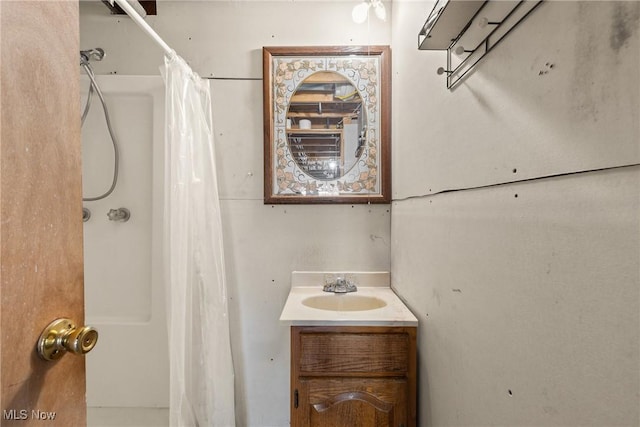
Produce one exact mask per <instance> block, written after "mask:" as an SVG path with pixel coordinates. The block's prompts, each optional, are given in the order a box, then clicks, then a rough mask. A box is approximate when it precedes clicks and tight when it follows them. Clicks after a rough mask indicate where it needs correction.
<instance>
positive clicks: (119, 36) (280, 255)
mask: <svg viewBox="0 0 640 427" xmlns="http://www.w3.org/2000/svg"><path fill="white" fill-rule="evenodd" d="M352 7H353V3H351V2H235V1H234V2H210V1H194V2H189V1H179V2H166V1H159V2H158V16H155V17H152V16H150V17H148V18H147V22H148V23H149V24H150V25H151V26H152V27H154V28H155V29H156V31H157V32H158V33H159V34H160V35H161V36H162V37H163V38H164V39H165V41H166V42H167V43H168V44H169V45H171V46H172V47H173V48H174V49H175V50H176V51H177V52H178V53H179V54H180V55H181V56H183V57H184V58H185V59H186V60H187V61H188V62H189V63H190V64H191V65H192V67H193V68H194V70H195V71H196V72H198V73H199V74H200V75H201V76H203V77H211V76H215V77H224V78H232V79H233V80H212V81H211V87H212V99H213V116H214V127H215V138H216V150H217V153H216V154H217V161H218V167H219V173H220V175H219V176H220V178H219V185H220V197H221V207H222V211H223V218H222V221H223V226H224V229H225V235H224V239H225V247H226V269H227V278H228V288H229V297H230V316H231V329H232V331H231V332H232V346H233V353H234V364H235V373H236V401H237V414H238V415H237V417H238V425H239V426H255V427H267V426H288V425H289V332H288V328H286V327H285V326H282V325H281V324H280V323H279V321H278V318H279V316H280V311H281V310H282V307H283V305H284V302H285V299H286V297H287V294H288V291H289V286H290V274H291V271H293V270H336V269H344V270H360V271H366V270H377V271H379V270H389V268H390V254H389V251H390V221H391V219H390V214H389V208H390V207H389V205H378V206H366V205H354V206H352V205H344V206H316V207H314V206H271V205H264V204H263V201H262V191H263V190H262V189H263V180H262V169H263V157H262V147H263V135H262V81H261V80H257V79H260V78H261V77H262V62H261V61H262V46H287V45H291V46H302V45H349V44H352V45H353V44H390V34H391V32H390V22H389V21H388V22H387V23H379V22H376V21H371V23H370V25H369V26H367V24H363V25H356V24H354V23H353V22H351V8H352ZM292 17H307V18H302V19H291V18H292ZM80 29H81V34H80V45H81V48H82V49H88V48H92V47H97V46H99V47H102V48H103V49H105V51H106V52H107V55H106V57H105V59H104V60H103V61H102V62H101V63H95V66H94V69H95V71H96V73H98V74H119V75H120V74H122V75H131V74H136V75H157V74H159V71H158V67H159V65H160V64H162V61H163V58H162V52H161V50H160V49H159V48H158V47H157V46H155V45H154V44H153V43H152V42H151V40H150V39H149V38H148V37H147V36H146V35H144V34H143V33H142V32H141V30H140V29H138V27H136V26H135V24H133V23H132V22H131V21H130V19H129V18H126V17H118V16H110V15H109V13H108V10H107V8H106V7H105V6H103V5H102V4H100V3H99V2H82V3H81V20H80Z"/></svg>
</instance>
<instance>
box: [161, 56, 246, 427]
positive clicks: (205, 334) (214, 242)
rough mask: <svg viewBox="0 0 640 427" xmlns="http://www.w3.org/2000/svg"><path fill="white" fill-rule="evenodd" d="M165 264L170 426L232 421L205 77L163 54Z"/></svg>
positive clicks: (230, 423) (224, 425)
mask: <svg viewBox="0 0 640 427" xmlns="http://www.w3.org/2000/svg"><path fill="white" fill-rule="evenodd" d="M163 76H164V78H165V84H166V101H165V102H166V112H165V113H166V117H165V119H166V137H165V189H166V194H165V227H164V230H165V233H164V238H165V259H164V262H165V268H166V273H167V274H166V277H167V278H168V279H167V280H168V283H167V285H168V286H167V298H168V301H167V308H168V318H169V320H168V322H169V358H170V378H171V380H170V422H171V426H172V427H182V426H188V427H194V426H198V427H209V426H216V427H217V426H220V427H232V426H234V425H235V415H234V414H235V410H234V385H233V381H234V375H233V362H232V359H231V344H230V337H229V317H228V311H227V292H226V283H225V272H224V257H223V255H224V253H223V245H222V224H221V219H220V202H219V199H218V185H217V180H216V170H215V157H214V147H213V130H212V123H211V119H212V118H211V96H210V91H209V82H208V81H207V80H203V79H201V78H200V77H199V76H198V75H197V74H195V73H194V72H193V71H192V70H191V68H190V67H189V66H188V65H187V64H186V62H185V61H184V60H183V59H182V58H180V57H179V56H178V55H175V54H174V55H173V56H172V57H171V58H168V57H167V58H165V66H164V70H163Z"/></svg>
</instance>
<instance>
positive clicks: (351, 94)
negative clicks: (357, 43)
mask: <svg viewBox="0 0 640 427" xmlns="http://www.w3.org/2000/svg"><path fill="white" fill-rule="evenodd" d="M363 114H364V111H363V109H362V98H361V96H360V93H359V92H358V90H357V89H356V87H355V86H354V85H353V83H351V82H350V81H349V80H348V79H347V78H346V77H345V76H343V75H341V74H338V73H336V72H333V71H318V72H316V73H314V74H311V75H310V76H309V77H307V78H306V79H304V80H303V81H302V82H301V83H300V85H299V86H298V88H297V89H296V91H295V92H294V93H293V95H292V96H291V99H290V101H289V111H288V112H287V121H286V124H287V142H288V144H289V150H290V151H291V154H292V156H293V158H294V160H295V161H296V163H297V164H298V166H299V167H300V169H302V170H303V171H304V172H306V173H307V174H308V175H310V176H312V177H313V178H316V179H319V180H332V179H336V178H340V177H342V176H343V175H344V174H345V173H347V172H348V171H349V170H350V169H351V168H352V167H353V166H354V165H355V163H356V161H357V159H358V158H359V157H360V155H361V154H362V151H363V148H364V147H363V145H364V140H365V134H366V125H365V123H366V120H364V119H363Z"/></svg>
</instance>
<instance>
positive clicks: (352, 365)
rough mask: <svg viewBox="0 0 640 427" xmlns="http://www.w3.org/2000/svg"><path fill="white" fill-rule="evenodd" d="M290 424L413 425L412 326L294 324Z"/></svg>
mask: <svg viewBox="0 0 640 427" xmlns="http://www.w3.org/2000/svg"><path fill="white" fill-rule="evenodd" d="M291 425H292V426H294V427H311V426H313V427H329V426H330V427H415V425H416V328H415V327H380V326H375V327H374V326H365V327H363V326H358V327H353V326H332V327H325V326H292V327H291Z"/></svg>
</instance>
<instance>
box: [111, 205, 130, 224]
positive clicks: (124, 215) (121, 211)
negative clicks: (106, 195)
mask: <svg viewBox="0 0 640 427" xmlns="http://www.w3.org/2000/svg"><path fill="white" fill-rule="evenodd" d="M107 217H109V221H118V222H127V221H129V218H131V212H129V209H127V208H118V209H110V210H109V212H108V213H107Z"/></svg>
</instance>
